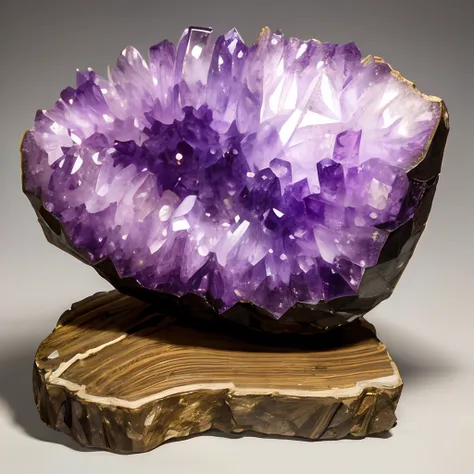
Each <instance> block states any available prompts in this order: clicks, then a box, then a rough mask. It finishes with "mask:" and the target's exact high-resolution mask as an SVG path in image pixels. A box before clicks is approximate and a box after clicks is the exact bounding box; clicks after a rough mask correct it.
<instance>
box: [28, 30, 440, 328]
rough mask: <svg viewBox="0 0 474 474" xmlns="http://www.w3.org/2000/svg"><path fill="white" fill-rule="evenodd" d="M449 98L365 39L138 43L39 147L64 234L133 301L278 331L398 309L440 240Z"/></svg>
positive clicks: (37, 166) (202, 37) (93, 77)
mask: <svg viewBox="0 0 474 474" xmlns="http://www.w3.org/2000/svg"><path fill="white" fill-rule="evenodd" d="M448 130H449V124H448V113H447V110H446V107H445V105H444V103H443V101H442V100H441V99H439V98H437V97H433V96H427V95H424V94H422V93H421V92H420V91H418V90H417V89H416V88H415V86H414V84H412V83H411V82H409V81H407V80H406V79H404V78H402V77H401V76H400V74H399V73H398V72H397V71H394V70H393V69H392V68H391V67H390V66H389V65H388V64H386V63H385V62H384V61H383V60H382V59H380V58H378V57H371V56H369V57H368V58H366V59H364V60H362V61H361V55H360V51H359V50H358V49H357V47H356V46H355V45H354V44H353V43H349V44H345V45H336V44H330V43H321V42H318V41H316V40H310V41H301V40H298V39H296V38H285V37H284V36H283V35H282V34H281V33H280V32H276V33H272V32H271V31H270V30H269V29H268V28H265V29H264V30H263V31H262V33H261V34H260V36H259V38H258V40H257V42H256V43H255V44H254V45H252V46H247V45H246V44H245V43H244V42H243V40H242V39H241V37H240V36H239V34H238V33H237V31H236V30H235V29H234V30H231V31H230V32H229V33H227V34H226V35H223V36H220V37H218V38H217V39H216V40H215V41H213V40H212V32H211V30H210V29H207V28H195V27H190V28H188V29H186V30H185V32H184V33H183V36H182V37H181V40H180V41H179V43H178V45H177V47H176V48H175V47H174V45H173V44H172V43H170V42H168V41H163V42H162V43H159V44H158V45H155V46H152V47H151V48H150V54H149V65H148V64H147V63H146V62H145V61H144V59H143V58H142V56H141V55H140V53H139V52H138V51H137V50H135V49H134V48H131V47H129V48H126V49H125V50H124V51H123V52H122V54H121V55H120V57H119V59H118V61H117V66H116V67H115V68H111V69H109V78H108V79H107V80H106V79H104V78H102V77H101V76H99V75H98V74H96V73H95V72H94V71H93V70H91V69H88V70H87V71H84V72H78V73H77V84H76V88H72V87H68V88H66V89H65V90H63V92H62V93H61V95H60V99H59V100H58V101H57V102H56V104H55V106H54V107H53V108H52V109H50V110H42V111H38V112H37V115H36V119H35V124H34V127H33V128H32V130H30V131H28V132H26V134H25V136H24V138H23V142H22V146H21V154H22V169H23V189H24V192H25V193H26V194H27V196H28V198H29V199H30V201H31V203H32V204H33V207H34V209H35V211H36V213H37V215H38V219H39V221H40V223H41V225H42V228H43V230H44V233H45V235H46V237H47V239H48V240H49V241H50V242H52V243H53V244H55V245H56V246H58V247H60V248H62V249H63V250H65V251H67V252H69V253H71V254H72V255H74V256H76V257H77V258H79V259H80V260H82V261H83V262H85V263H87V264H89V265H92V266H93V267H94V268H95V269H96V270H97V271H98V272H99V274H101V275H102V276H103V277H105V278H106V279H107V280H109V281H110V282H111V283H112V284H113V285H114V286H115V287H116V288H117V289H119V290H120V291H121V292H123V293H126V294H130V295H133V296H136V297H139V298H142V299H144V300H147V301H151V302H159V303H160V304H167V310H168V311H178V312H181V313H182V312H183V309H184V310H189V311H185V313H186V314H190V313H192V314H193V315H197V316H199V317H201V318H204V319H207V320H211V321H214V320H216V321H217V320H219V321H229V322H233V323H238V324H240V325H245V326H248V327H252V328H257V329H261V330H265V331H272V332H297V333H312V332H318V331H325V330H328V329H331V328H334V327H337V326H340V325H342V324H345V323H347V322H350V321H352V320H354V319H355V318H357V317H360V316H362V315H364V314H365V313H367V312H368V311H370V310H371V309H372V308H374V307H375V306H376V305H377V304H379V303H380V302H381V301H383V300H384V299H386V298H388V297H389V296H390V295H391V293H392V291H393V289H394V288H395V285H396V283H397V281H398V279H399V278H400V276H401V274H402V273H403V271H404V269H405V268H406V265H407V262H408V260H409V259H410V257H411V256H412V254H413V252H414V250H415V247H416V244H417V242H418V240H419V238H420V236H421V234H422V232H423V230H424V227H425V224H426V221H427V218H428V215H429V212H430V208H431V203H432V200H433V196H434V192H435V189H436V184H437V182H438V175H439V172H440V169H441V161H442V156H443V151H444V146H445V143H446V139H447V135H448Z"/></svg>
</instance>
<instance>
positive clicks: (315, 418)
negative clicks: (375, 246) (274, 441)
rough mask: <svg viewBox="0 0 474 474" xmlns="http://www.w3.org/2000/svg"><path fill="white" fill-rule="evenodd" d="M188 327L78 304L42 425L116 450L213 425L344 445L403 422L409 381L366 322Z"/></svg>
mask: <svg viewBox="0 0 474 474" xmlns="http://www.w3.org/2000/svg"><path fill="white" fill-rule="evenodd" d="M185 321H186V319H185V318H183V319H179V320H176V319H175V318H172V317H168V316H167V315H166V314H161V313H160V311H159V308H156V307H153V306H150V305H149V304H146V303H143V302H140V301H138V300H136V299H134V298H131V297H129V296H123V295H121V294H120V293H118V292H117V291H111V292H108V293H98V294H96V295H93V296H91V297H89V298H87V299H85V300H83V301H81V302H79V303H76V304H74V305H73V306H72V308H71V310H69V311H66V312H65V313H64V314H63V315H62V316H61V318H60V320H59V322H58V325H57V327H56V328H55V330H54V331H53V332H52V333H51V334H50V335H49V336H48V337H47V338H46V339H45V340H44V341H43V342H42V343H41V345H40V347H39V349H38V352H37V354H36V358H35V364H34V395H35V400H36V405H37V407H38V410H39V413H40V416H41V418H42V419H43V421H44V422H46V423H47V424H48V425H49V426H51V427H52V428H54V429H57V430H59V431H62V432H64V433H67V434H69V435H70V436H72V437H73V438H74V439H75V440H76V441H77V442H79V443H80V444H81V445H84V446H90V447H94V448H100V449H105V450H109V451H113V452H116V453H139V452H143V451H148V450H150V449H153V448H155V447H157V446H159V445H160V444H162V443H163V442H165V441H166V440H168V439H171V438H179V437H186V436H189V435H192V434H195V433H201V432H204V431H207V430H209V429H218V430H221V431H223V432H225V433H228V434H231V433H241V432H244V431H247V430H252V431H255V432H259V433H263V434H271V435H282V436H299V437H304V438H309V439H339V438H344V437H346V436H353V437H364V436H367V435H371V434H374V433H380V432H383V431H387V430H389V429H391V428H392V427H393V426H394V425H395V424H396V417H395V409H396V406H397V403H398V399H399V397H400V394H401V390H402V381H401V379H400V376H399V373H398V370H397V368H396V366H395V364H394V363H393V361H392V360H391V358H390V356H389V355H388V353H387V351H386V348H385V346H384V345H383V344H382V343H381V342H380V341H379V340H378V339H377V338H376V336H375V333H374V330H373V327H372V326H371V325H369V324H368V323H367V322H365V321H363V320H359V321H357V322H354V323H352V324H350V325H347V326H344V327H341V328H340V329H337V330H335V331H331V332H329V333H328V334H326V335H319V336H299V337H294V338H290V337H280V336H270V335H263V334H262V335H259V334H255V333H252V334H251V333H244V332H238V333H237V332H236V331H237V330H235V331H233V330H230V329H229V328H224V329H216V328H213V330H212V331H211V330H210V329H206V328H202V327H201V328H199V327H194V326H192V325H190V323H188V322H185Z"/></svg>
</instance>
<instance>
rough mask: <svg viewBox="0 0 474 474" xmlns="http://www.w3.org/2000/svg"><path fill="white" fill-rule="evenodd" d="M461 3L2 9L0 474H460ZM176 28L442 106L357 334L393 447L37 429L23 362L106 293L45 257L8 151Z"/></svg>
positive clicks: (64, 4)
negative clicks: (421, 220) (434, 159)
mask: <svg viewBox="0 0 474 474" xmlns="http://www.w3.org/2000/svg"><path fill="white" fill-rule="evenodd" d="M472 10H474V8H473V5H472V0H465V1H462V0H450V1H444V2H439V3H438V2H436V1H435V0H410V1H408V0H397V1H393V0H392V1H382V0H378V1H375V0H374V1H369V0H359V1H357V2H355V1H351V0H346V1H343V0H320V1H314V0H313V1H310V0H308V1H307V2H305V1H303V0H274V1H268V2H264V1H259V0H240V1H238V0H233V1H228V0H219V1H213V0H197V1H181V0H171V1H167V2H161V1H157V0H148V1H142V0H133V1H130V0H128V1H123V0H119V1H99V0H96V1H90V0H82V1H66V0H62V1H50V0H42V1H26V0H22V1H20V0H17V1H13V0H7V1H6V2H5V0H3V2H2V3H1V7H0V22H1V25H0V39H1V41H0V48H1V55H0V59H1V62H0V68H1V69H0V71H1V72H0V81H1V83H0V99H1V101H0V103H1V109H0V110H1V112H0V120H1V126H0V144H1V152H2V159H1V162H0V180H1V183H0V199H1V206H0V213H1V216H0V230H1V232H0V244H1V247H0V248H1V253H0V262H1V273H0V279H1V284H0V288H1V290H0V291H1V297H2V298H1V302H2V304H1V307H0V472H2V473H6V474H10V473H21V474H23V473H27V472H30V471H31V470H34V472H36V473H38V474H41V473H46V472H54V471H56V472H58V471H59V470H66V472H68V473H76V472H77V473H79V472H81V473H82V472H88V473H99V472H100V473H102V472H105V473H109V472H113V473H114V474H119V473H121V472H131V471H132V472H141V473H142V472H143V473H148V472H150V473H152V472H153V473H166V474H174V473H179V474H191V473H204V472H206V473H229V474H232V473H243V472H246V473H249V474H250V473H257V472H259V473H265V474H266V473H271V474H279V473H288V472H295V473H301V474H304V473H314V472H324V473H325V474H326V473H331V472H352V473H354V472H355V473H358V472H364V473H367V474H368V473H372V472H377V473H379V472H383V473H397V474H399V473H404V474H410V473H440V474H441V473H443V474H444V473H448V472H449V473H454V474H461V473H473V472H474V467H473V458H474V456H473V452H472V447H471V445H472V441H470V439H472V427H473V425H474V409H473V404H474V402H473V401H472V393H473V391H474V371H473V368H472V360H473V355H474V349H473V347H474V343H473V341H472V337H473V334H474V323H473V321H474V319H473V318H474V315H473V314H472V305H471V295H473V294H474V289H473V281H474V270H473V268H474V266H473V263H474V262H473V253H474V250H473V248H472V242H473V227H472V226H473V224H472V218H473V212H472V206H473V205H474V199H472V184H471V183H472V181H471V180H472V179H473V171H474V169H473V161H474V157H473V153H472V146H471V143H472V139H473V136H474V120H473V110H474V95H473V93H472V86H473V72H474V71H473V56H472V52H473V47H474V33H473V31H474V29H473V26H472V24H473V18H474V15H473V11H472ZM188 25H200V26H204V25H211V26H213V27H214V29H215V30H216V32H218V33H224V32H225V31H227V30H228V29H230V28H231V27H232V26H236V27H237V28H238V29H239V31H240V33H241V34H242V36H243V37H244V39H245V40H247V41H248V42H252V41H253V40H254V38H255V37H256V36H257V34H258V33H259V31H260V29H261V28H262V27H263V26H265V25H268V26H270V27H271V28H273V29H276V28H282V29H283V31H284V33H285V34H286V35H288V36H299V37H302V38H318V39H320V40H322V41H332V42H347V41H355V42H356V43H357V44H358V46H359V47H360V48H361V50H362V53H363V55H366V54H368V53H373V54H376V55H379V56H382V57H384V58H385V59H386V60H387V61H388V62H389V63H391V65H392V66H393V67H395V68H396V69H398V70H400V71H401V72H402V74H403V75H405V76H406V77H408V78H409V79H410V80H413V81H414V82H415V83H416V84H417V85H418V87H419V88H420V89H421V90H422V91H423V92H425V93H428V94H433V95H438V96H441V97H442V98H444V99H445V101H446V103H447V106H448V109H449V111H450V115H451V127H452V129H451V134H450V137H449V141H448V146H447V149H446V155H445V161H444V166H443V171H442V179H441V181H440V185H439V187H438V192H437V195H436V198H435V203H434V208H433V212H432V215H431V217H430V220H429V225H428V228H427V230H426V232H425V234H424V236H423V237H422V240H421V243H420V245H419V247H418V249H417V252H416V253H415V256H414V258H413V259H412V261H411V263H410V264H409V266H408V269H407V271H406V272H405V274H404V276H403V278H402V280H401V282H400V284H399V286H398V287H397V290H396V292H395V294H394V295H393V297H392V298H391V299H390V300H388V301H386V302H385V303H383V304H382V305H381V306H379V307H378V308H377V309H376V310H375V311H374V312H373V313H371V315H370V317H369V319H370V320H371V321H372V322H374V323H375V324H376V326H377V328H378V331H379V335H380V337H381V338H382V339H383V340H384V341H385V342H386V343H387V345H388V347H389V350H390V352H391V355H392V356H393V358H394V359H395V361H396V362H397V363H398V365H399V367H400V370H401V373H402V376H403V378H404V382H405V389H404V393H403V395H402V398H401V403H400V406H399V411H398V416H399V425H398V426H397V427H396V428H395V429H394V430H393V435H392V436H390V437H385V438H371V439H365V440H362V441H350V440H346V441H338V442H317V443H311V442H303V441H291V440H274V439H261V438H256V437H245V438H243V439H237V440H236V439H231V440H229V439H226V438H223V437H219V436H201V437H197V438H194V439H191V440H187V441H181V442H174V443H169V444H166V445H164V446H162V447H161V448H158V449H157V450H155V451H153V452H151V453H148V454H145V455H136V456H128V457H123V456H117V455H112V454H108V453H102V452H88V451H87V452H83V450H82V449H80V448H79V447H78V446H76V445H75V444H74V443H73V442H72V441H70V440H69V439H68V438H67V437H66V436H64V435H62V434H59V433H56V432H53V431H52V430H50V429H48V428H46V427H45V426H43V425H42V423H41V422H40V420H39V417H38V416H37V413H36V410H35V407H34V404H33V401H32V397H31V383H30V373H31V365H32V360H33V356H34V352H35V350H36V348H37V346H38V344H39V343H40V341H41V340H42V339H43V338H44V337H45V336H46V335H47V334H48V333H49V331H50V330H51V329H52V327H53V326H54V324H55V322H56V320H57V317H58V316H59V314H60V313H61V312H62V311H63V310H64V309H66V308H67V307H68V306H69V305H70V303H71V302H73V301H74V300H77V299H80V298H83V297H85V296H87V295H89V294H90V293H92V292H94V291H97V290H100V289H107V288H109V286H108V284H107V283H106V282H105V281H104V280H102V279H101V278H100V277H99V276H97V275H96V274H95V273H94V271H93V270H92V269H90V268H87V267H86V266H85V265H82V264H81V263H79V262H77V261H75V260H74V259H73V258H72V257H70V256H69V255H66V254H65V253H62V252H61V251H59V250H57V249H56V248H54V247H52V246H50V245H49V244H47V242H46V240H45V239H44V237H43V235H42V233H41V230H40V227H39V225H38V224H37V222H36V220H35V217H34V213H33V210H32V209H31V208H30V206H29V203H28V202H27V199H26V198H25V197H24V196H22V194H21V189H20V172H19V171H20V168H19V153H18V149H19V143H20V140H21V136H22V133H23V131H24V130H25V129H27V128H29V127H31V125H32V121H33V117H34V112H35V110H36V109H38V108H48V107H50V106H52V105H53V103H54V101H55V100H56V98H57V97H58V94H59V92H60V91H61V89H62V88H63V87H64V86H66V85H68V84H72V83H73V81H74V73H75V69H76V68H85V67H87V66H92V67H94V68H95V69H96V70H98V71H99V72H100V73H104V72H105V67H106V65H107V64H109V63H113V62H115V58H116V57H117V55H118V54H119V53H120V51H121V50H122V48H123V47H125V46H127V45H129V44H131V45H134V46H136V47H137V48H138V49H139V50H141V51H142V52H143V53H145V54H146V51H147V47H148V46H149V45H150V44H153V43H156V42H158V41H159V40H161V39H164V38H168V39H171V40H173V41H176V40H177V39H178V38H179V36H180V34H181V31H182V30H183V29H184V28H185V27H186V26H188Z"/></svg>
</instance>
